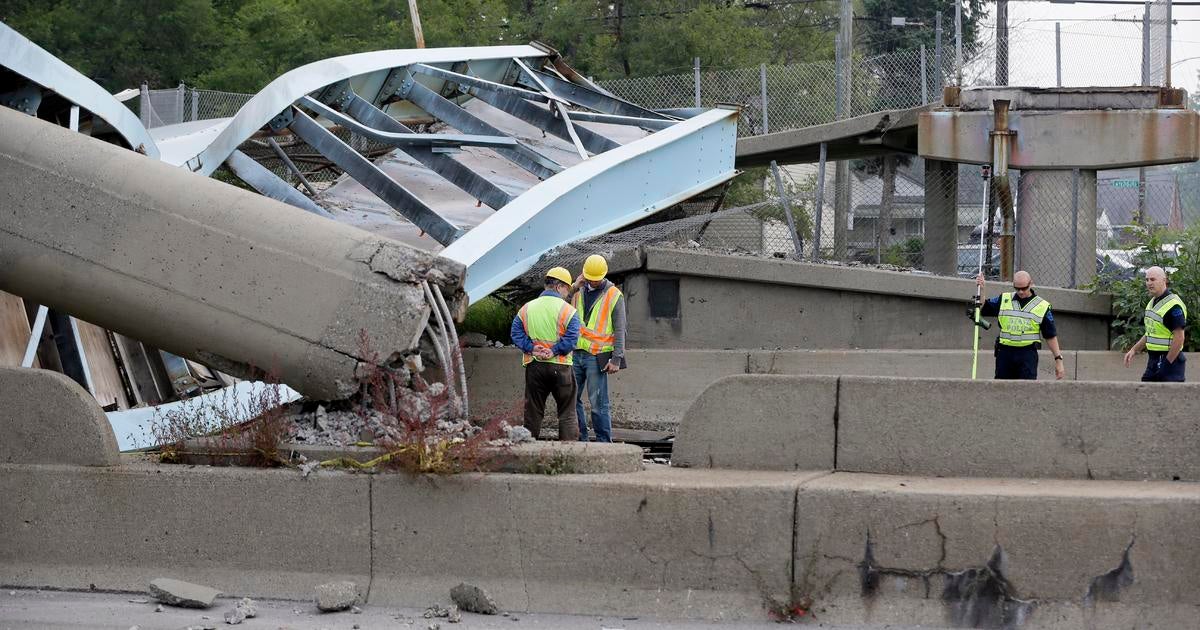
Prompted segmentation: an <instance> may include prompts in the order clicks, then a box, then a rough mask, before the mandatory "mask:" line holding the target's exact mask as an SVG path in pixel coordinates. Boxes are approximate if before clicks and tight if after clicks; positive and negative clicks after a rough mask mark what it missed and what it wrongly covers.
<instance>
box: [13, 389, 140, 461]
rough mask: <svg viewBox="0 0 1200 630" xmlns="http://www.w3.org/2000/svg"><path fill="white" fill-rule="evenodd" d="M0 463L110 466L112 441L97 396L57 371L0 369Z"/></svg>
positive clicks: (116, 458)
mask: <svg viewBox="0 0 1200 630" xmlns="http://www.w3.org/2000/svg"><path fill="white" fill-rule="evenodd" d="M0 409H2V410H3V412H0V436H2V437H0V463H6V464H50V463H61V464H76V465H79V466H115V465H116V464H119V463H120V462H121V459H120V454H119V452H118V451H117V439H116V437H114V436H113V432H112V427H111V426H110V425H109V424H108V418H107V417H105V415H104V412H103V411H102V410H101V409H100V406H99V405H98V404H96V399H95V398H93V397H92V395H91V394H89V393H88V392H87V390H85V389H84V388H82V387H80V386H79V384H78V383H76V382H75V381H72V380H71V379H70V378H67V377H66V376H63V375H62V374H59V373H57V372H51V371H49V370H35V369H29V368H10V367H0Z"/></svg>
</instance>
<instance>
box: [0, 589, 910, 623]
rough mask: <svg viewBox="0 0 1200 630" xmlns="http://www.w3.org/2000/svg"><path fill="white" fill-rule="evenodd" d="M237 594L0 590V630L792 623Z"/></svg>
mask: <svg viewBox="0 0 1200 630" xmlns="http://www.w3.org/2000/svg"><path fill="white" fill-rule="evenodd" d="M236 601H237V600H236V599H229V598H221V599H218V600H217V602H216V603H215V604H214V605H213V607H212V608H209V609H207V610H195V609H187V608H172V607H170V606H163V607H162V612H156V609H157V608H158V605H157V603H156V602H155V601H154V600H153V598H151V597H150V596H149V595H142V594H113V593H76V592H62V591H38V590H26V589H18V590H12V589H5V590H3V591H0V630H9V629H12V630H18V629H20V630H25V629H27V628H37V629H39V630H42V629H45V630H59V629H62V630H67V629H70V630H75V629H78V628H88V629H97V630H99V629H112V630H131V629H132V628H137V629H138V630H184V629H186V628H193V629H196V630H199V629H201V628H212V629H214V630H220V629H222V628H230V629H232V628H235V627H236V628H238V629H239V630H241V629H242V628H245V630H266V629H271V630H277V629H287V630H321V629H328V630H355V629H361V630H370V629H373V628H388V629H391V630H395V629H400V630H404V629H405V628H411V629H413V630H431V629H436V630H483V629H485V628H486V629H498V630H519V629H522V628H544V629H546V630H649V629H652V628H653V629H655V630H683V629H696V630H701V629H712V630H718V629H730V628H738V629H742V628H745V629H746V630H756V629H763V630H766V629H770V630H779V629H780V628H785V627H788V625H790V624H779V623H773V622H769V621H762V622H753V621H749V622H748V621H739V622H729V623H704V622H694V621H672V620H665V619H644V618H638V617H597V616H594V615H551V614H526V613H505V614H503V615H476V614H472V613H462V620H461V621H460V622H459V623H450V622H448V621H447V620H446V619H437V618H434V619H426V618H425V617H424V613H425V611H424V610H423V609H415V608H391V607H378V606H370V605H368V606H365V607H363V609H362V612H361V613H352V612H338V613H322V612H320V611H318V610H317V607H316V605H315V604H313V603H311V602H296V601H281V600H257V601H256V604H257V608H258V616H257V617H254V618H252V619H247V620H246V621H244V622H243V623H241V624H240V625H237V626H232V625H228V624H226V623H225V617H224V615H225V611H228V610H232V609H233V607H234V604H235V603H236ZM804 625H806V626H808V627H821V628H829V629H830V630H879V629H882V628H888V629H889V630H916V629H917V628H918V626H910V627H902V626H827V625H824V624H821V623H819V622H818V623H814V622H813V621H809V622H808V623H807V624H804Z"/></svg>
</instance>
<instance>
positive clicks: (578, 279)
mask: <svg viewBox="0 0 1200 630" xmlns="http://www.w3.org/2000/svg"><path fill="white" fill-rule="evenodd" d="M572 286H573V288H574V289H575V290H576V291H578V290H579V289H581V288H583V274H579V275H578V276H577V277H576V278H575V284H574V285H572Z"/></svg>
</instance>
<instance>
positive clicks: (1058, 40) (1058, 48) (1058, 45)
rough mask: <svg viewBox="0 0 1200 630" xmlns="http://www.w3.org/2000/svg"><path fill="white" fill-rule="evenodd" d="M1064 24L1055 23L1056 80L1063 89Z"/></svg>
mask: <svg viewBox="0 0 1200 630" xmlns="http://www.w3.org/2000/svg"><path fill="white" fill-rule="evenodd" d="M1061 27H1062V22H1055V23H1054V78H1055V82H1056V84H1057V85H1058V87H1062V28H1061Z"/></svg>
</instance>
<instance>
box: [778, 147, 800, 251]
mask: <svg viewBox="0 0 1200 630" xmlns="http://www.w3.org/2000/svg"><path fill="white" fill-rule="evenodd" d="M771 174H772V175H774V176H775V192H776V193H777V194H778V195H779V201H780V202H782V203H783V214H784V216H786V217H787V225H788V234H790V235H791V237H792V249H794V250H795V251H794V252H793V253H792V259H794V260H799V259H800V256H801V254H802V253H803V252H804V241H801V240H800V235H799V234H797V233H796V219H795V217H793V216H792V202H791V200H790V199H788V194H787V190H786V189H784V187H783V179H782V178H781V177H779V165H778V164H776V163H775V160H771Z"/></svg>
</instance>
